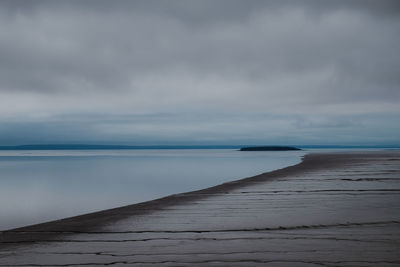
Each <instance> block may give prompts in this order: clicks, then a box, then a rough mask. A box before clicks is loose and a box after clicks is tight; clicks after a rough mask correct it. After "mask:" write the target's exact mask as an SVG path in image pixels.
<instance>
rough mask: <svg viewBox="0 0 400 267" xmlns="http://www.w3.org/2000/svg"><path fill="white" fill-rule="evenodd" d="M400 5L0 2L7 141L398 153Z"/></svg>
mask: <svg viewBox="0 0 400 267" xmlns="http://www.w3.org/2000/svg"><path fill="white" fill-rule="evenodd" d="M399 47H400V1H396V0H394V1H385V0H375V1H369V0H364V1H352V0H346V1H341V0H335V1H333V0H332V1H328V0H327V1H321V0H316V1H301V0H294V1H285V0H279V1H256V0H242V1H236V0H226V1H225V0H223V1H221V0H209V1H208V0H196V1H191V0H182V1H174V0H170V1H161V0H159V1H151V0H150V1H149V0H143V1H123V0H114V1H101V0H93V1H85V0H79V1H71V0H69V1H68V0H66V1H40V0H36V1H20V0H11V1H5V0H0V145H17V144H36V143H108V144H132V145H135V144H137V145H139V144H355V145H357V144H400V104H399V103H400V102H399V101H400V53H399Z"/></svg>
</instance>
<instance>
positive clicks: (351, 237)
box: [0, 151, 400, 266]
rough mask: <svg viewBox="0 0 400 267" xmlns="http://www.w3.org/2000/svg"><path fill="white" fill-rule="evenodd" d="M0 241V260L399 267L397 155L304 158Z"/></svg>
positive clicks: (12, 233)
mask: <svg viewBox="0 0 400 267" xmlns="http://www.w3.org/2000/svg"><path fill="white" fill-rule="evenodd" d="M0 241H1V242H0V266H75V265H85V266H98V265H112V266H131V265H137V266H187V265H191V266H199V265H202V266H400V152H398V151H375V152H371V151H365V152H354V153H321V154H309V155H306V156H305V157H304V158H303V161H302V162H301V163H300V164H297V165H294V166H290V167H287V168H284V169H280V170H276V171H273V172H269V173H264V174H261V175H258V176H254V177H249V178H245V179H242V180H237V181H233V182H229V183H225V184H222V185H218V186H215V187H211V188H207V189H203V190H199V191H193V192H188V193H182V194H176V195H171V196H168V197H164V198H161V199H157V200H153V201H149V202H144V203H139V204H134V205H130V206H124V207H120V208H115V209H111V210H105V211H101V212H96V213H91V214H86V215H81V216H76V217H71V218H66V219H63V220H58V221H53V222H48V223H43V224H38V225H33V226H28V227H23V228H18V229H13V230H9V231H3V232H1V235H0Z"/></svg>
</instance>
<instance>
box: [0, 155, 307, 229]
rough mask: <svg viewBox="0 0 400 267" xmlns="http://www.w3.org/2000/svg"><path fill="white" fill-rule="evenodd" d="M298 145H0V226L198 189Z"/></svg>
mask: <svg viewBox="0 0 400 267" xmlns="http://www.w3.org/2000/svg"><path fill="white" fill-rule="evenodd" d="M304 154H306V152H305V151H282V152H275V151H274V152H267V151H265V152H240V151H237V150H232V149H192V150H191V149H185V150H178V149H174V150H172V149H171V150H169V149H168V150H167V149H163V150H40V151H37V150H36V151H35V150H31V151H28V150H26V151H0V230H5V229H11V228H15V227H20V226H25V225H30V224H36V223H41V222H45V221H49V220H55V219H60V218H64V217H69V216H74V215H79V214H83V213H88V212H93V211H98V210H103V209H107V208H113V207H118V206H122V205H128V204H133V203H138V202H142V201H146V200H151V199H155V198H158V197H162V196H166V195H170V194H174V193H181V192H186V191H192V190H196V189H202V188H206V187H210V186H213V185H217V184H220V183H223V182H227V181H231V180H236V179H240V178H244V177H248V176H253V175H256V174H260V173H263V172H267V171H271V170H275V169H279V168H283V167H286V166H289V165H294V164H296V163H299V162H300V160H301V156H303V155H304Z"/></svg>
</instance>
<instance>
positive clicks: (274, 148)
mask: <svg viewBox="0 0 400 267" xmlns="http://www.w3.org/2000/svg"><path fill="white" fill-rule="evenodd" d="M289 150H301V149H300V148H297V147H291V146H253V147H242V148H241V149H240V151H289Z"/></svg>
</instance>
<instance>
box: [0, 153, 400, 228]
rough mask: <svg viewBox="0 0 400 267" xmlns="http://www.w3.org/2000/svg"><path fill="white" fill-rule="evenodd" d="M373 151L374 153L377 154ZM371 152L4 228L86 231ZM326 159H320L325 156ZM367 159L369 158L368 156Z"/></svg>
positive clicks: (308, 160) (313, 156)
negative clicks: (109, 207) (70, 215)
mask: <svg viewBox="0 0 400 267" xmlns="http://www.w3.org/2000/svg"><path fill="white" fill-rule="evenodd" d="M376 152H378V153H388V152H393V151H385V150H380V151H376ZM376 152H372V153H376ZM370 153H371V152H370V151H352V152H327V153H324V152H311V153H308V154H306V155H304V156H302V157H301V161H300V162H299V163H297V164H295V165H291V166H287V167H284V168H280V169H277V170H274V171H270V172H265V173H261V174H258V175H255V176H250V177H245V178H242V179H238V180H234V181H228V182H225V183H222V184H219V185H215V186H211V187H208V188H204V189H199V190H194V191H189V192H183V193H176V194H171V195H168V196H164V197H160V198H156V199H153V200H149V201H144V202H139V203H135V204H129V205H125V206H121V207H116V208H111V209H105V210H100V211H96V212H90V213H85V214H80V215H76V216H72V217H67V218H62V219H58V220H52V221H48V222H43V223H38V224H33V225H27V226H22V227H18V228H12V229H8V230H2V231H0V234H1V233H11V232H36V231H37V232H51V231H57V232H59V229H60V228H63V229H64V232H80V231H82V232H86V231H90V229H92V230H94V229H97V228H98V227H101V226H102V225H103V224H107V223H108V222H110V221H111V222H112V221H117V220H122V219H124V218H125V217H130V216H135V215H143V214H146V213H149V212H152V211H154V210H158V209H162V208H164V207H167V206H169V205H179V204H184V202H187V201H193V200H197V199H200V198H204V197H207V196H208V195H213V194H221V193H226V192H229V191H231V190H234V189H236V188H240V187H245V186H248V185H251V184H252V183H257V182H266V181H267V180H270V179H274V178H280V177H284V176H289V175H293V174H294V173H296V172H301V171H307V170H311V169H312V170H316V169H321V168H322V169H323V168H330V167H334V166H336V165H338V164H341V163H343V162H344V161H346V160H348V159H347V158H351V159H352V160H355V157H357V155H360V154H370ZM338 155H339V156H343V155H344V156H345V157H347V158H338ZM321 156H322V158H318V157H321ZM364 159H365V158H364Z"/></svg>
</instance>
